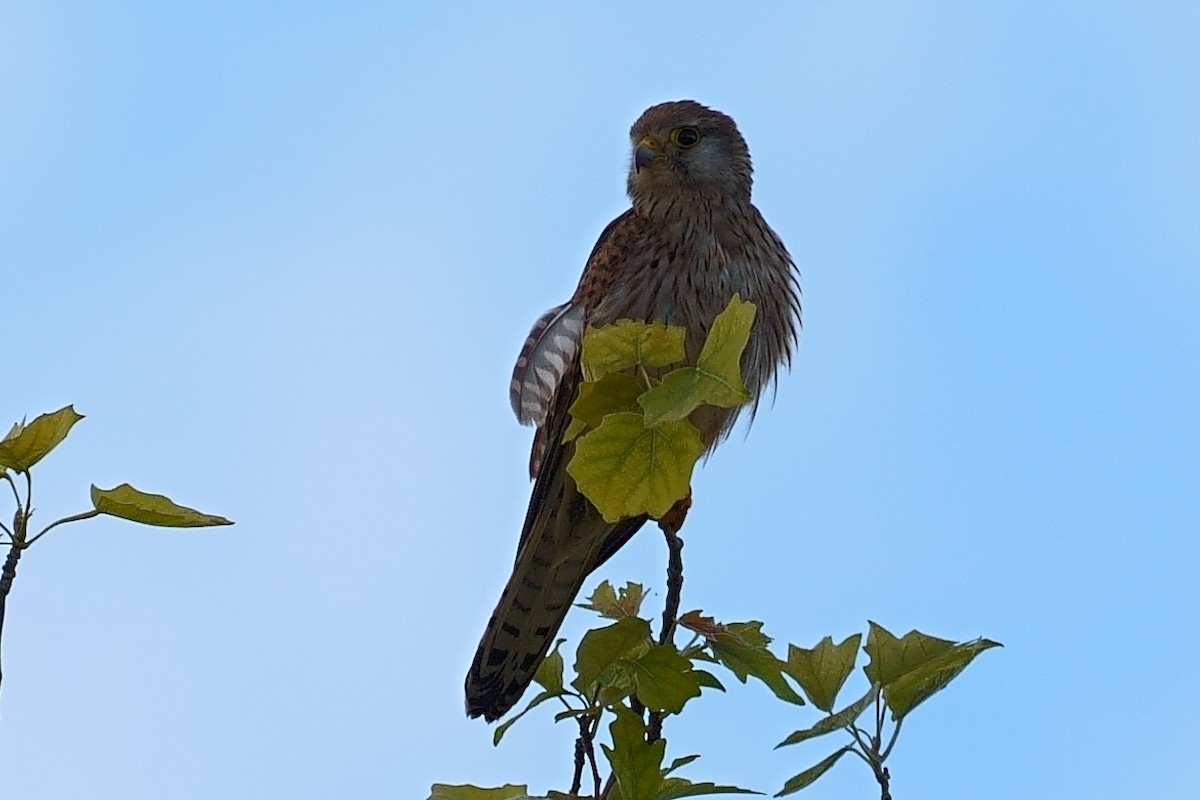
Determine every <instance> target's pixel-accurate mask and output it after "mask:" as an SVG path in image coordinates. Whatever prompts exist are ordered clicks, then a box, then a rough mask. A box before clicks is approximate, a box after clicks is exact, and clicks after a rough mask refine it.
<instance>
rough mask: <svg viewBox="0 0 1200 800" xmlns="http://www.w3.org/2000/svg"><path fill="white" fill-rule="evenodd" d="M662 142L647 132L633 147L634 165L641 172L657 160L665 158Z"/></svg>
mask: <svg viewBox="0 0 1200 800" xmlns="http://www.w3.org/2000/svg"><path fill="white" fill-rule="evenodd" d="M664 157H665V156H664V154H663V146H662V142H660V141H659V140H658V139H656V138H654V137H653V136H651V135H649V134H647V135H645V136H643V137H642V138H641V141H639V142H638V143H637V147H635V148H634V149H633V167H634V169H636V170H637V171H638V172H641V171H642V170H643V169H645V168H646V167H648V166H650V165H651V164H653V163H654V162H655V161H657V160H659V159H661V158H664Z"/></svg>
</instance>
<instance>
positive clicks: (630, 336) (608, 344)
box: [579, 319, 685, 381]
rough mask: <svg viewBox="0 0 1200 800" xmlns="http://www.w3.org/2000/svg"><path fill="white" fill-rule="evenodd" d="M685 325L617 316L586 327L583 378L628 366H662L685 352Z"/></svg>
mask: <svg viewBox="0 0 1200 800" xmlns="http://www.w3.org/2000/svg"><path fill="white" fill-rule="evenodd" d="M684 333H685V331H684V329H683V328H680V327H672V326H668V325H666V324H665V323H663V322H636V321H634V320H631V319H623V320H618V321H617V322H615V323H613V324H612V325H604V326H602V327H599V328H592V327H589V328H588V329H587V330H586V331H584V334H583V350H582V352H581V354H580V357H579V361H580V364H581V365H582V367H583V377H584V380H586V381H598V380H600V379H601V378H603V377H604V376H605V375H608V374H610V373H613V372H623V371H624V370H627V369H630V368H631V367H665V366H668V365H670V364H674V363H676V362H677V361H682V360H683V358H684V356H685V351H684V346H683V339H684Z"/></svg>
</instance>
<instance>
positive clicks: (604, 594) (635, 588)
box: [578, 581, 646, 619]
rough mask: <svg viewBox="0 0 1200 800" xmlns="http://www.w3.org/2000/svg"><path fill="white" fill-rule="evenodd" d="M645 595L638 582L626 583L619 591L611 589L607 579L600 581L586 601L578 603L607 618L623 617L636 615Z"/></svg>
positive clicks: (581, 606)
mask: <svg viewBox="0 0 1200 800" xmlns="http://www.w3.org/2000/svg"><path fill="white" fill-rule="evenodd" d="M645 597H646V589H645V587H644V586H642V585H641V584H640V583H632V582H629V583H626V584H625V585H624V586H623V587H621V590H620V593H619V594H618V592H617V591H616V590H614V589H613V587H612V584H611V583H609V582H608V581H601V583H600V585H599V586H597V587H596V590H595V591H594V592H592V596H591V597H589V598H588V599H587V602H584V603H579V604H578V605H579V607H580V608H586V609H588V610H589V611H595V612H596V613H598V614H599V615H600V616H602V617H608V618H609V619H624V618H625V617H636V616H637V615H638V612H639V611H640V610H641V608H642V600H644V599H645Z"/></svg>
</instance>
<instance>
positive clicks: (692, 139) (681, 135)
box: [671, 126, 700, 147]
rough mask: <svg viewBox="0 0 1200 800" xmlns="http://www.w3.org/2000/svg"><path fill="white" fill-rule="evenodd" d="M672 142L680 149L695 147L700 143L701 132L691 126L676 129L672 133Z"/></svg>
mask: <svg viewBox="0 0 1200 800" xmlns="http://www.w3.org/2000/svg"><path fill="white" fill-rule="evenodd" d="M671 141H673V142H674V143H675V144H677V145H679V146H680V147H695V146H696V145H697V144H699V142H700V131H698V130H696V129H695V128H693V127H690V126H689V127H686V128H676V129H675V130H673V131H671Z"/></svg>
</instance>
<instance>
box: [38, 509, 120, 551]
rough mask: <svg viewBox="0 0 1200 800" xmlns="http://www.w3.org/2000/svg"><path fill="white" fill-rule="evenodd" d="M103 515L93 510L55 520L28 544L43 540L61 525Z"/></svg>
mask: <svg viewBox="0 0 1200 800" xmlns="http://www.w3.org/2000/svg"><path fill="white" fill-rule="evenodd" d="M101 513H102V512H101V511H99V510H97V509H95V508H93V509H92V510H91V511H84V512H82V513H79V514H75V515H73V516H70V517H63V518H62V519H60V520H55V521H54V522H51V523H50V524H49V525H47V526H46V527H44V528H42V529H41V530H40V531H39V532H38V534H37V535H36V536H34V537H33V538H32V539H30V540H29V542H28V544H33V543H34V542H36V541H37V540H38V539H40V538H42V537H43V536H45V535H46V534H47V533H49V532H50V531H51V530H52V529H53V528H57V527H58V526H59V525H63V524H65V523H68V522H78V521H79V520H81V519H91V518H92V517H98V516H100V514H101Z"/></svg>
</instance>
